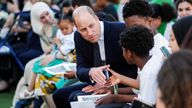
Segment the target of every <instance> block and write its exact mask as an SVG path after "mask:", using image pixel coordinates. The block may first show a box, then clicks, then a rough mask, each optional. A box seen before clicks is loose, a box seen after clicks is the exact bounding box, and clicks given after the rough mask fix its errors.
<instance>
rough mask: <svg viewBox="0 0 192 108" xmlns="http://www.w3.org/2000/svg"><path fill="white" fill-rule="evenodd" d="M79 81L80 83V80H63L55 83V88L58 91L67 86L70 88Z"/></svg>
mask: <svg viewBox="0 0 192 108" xmlns="http://www.w3.org/2000/svg"><path fill="white" fill-rule="evenodd" d="M77 81H78V79H64V78H61V79H60V80H59V81H58V82H56V83H55V86H56V87H57V89H60V88H63V87H65V86H69V85H71V84H74V83H75V82H77Z"/></svg>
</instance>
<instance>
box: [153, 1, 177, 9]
mask: <svg viewBox="0 0 192 108" xmlns="http://www.w3.org/2000/svg"><path fill="white" fill-rule="evenodd" d="M150 3H151V4H159V5H162V4H163V3H168V4H170V5H171V6H173V7H174V3H173V0H151V1H150Z"/></svg>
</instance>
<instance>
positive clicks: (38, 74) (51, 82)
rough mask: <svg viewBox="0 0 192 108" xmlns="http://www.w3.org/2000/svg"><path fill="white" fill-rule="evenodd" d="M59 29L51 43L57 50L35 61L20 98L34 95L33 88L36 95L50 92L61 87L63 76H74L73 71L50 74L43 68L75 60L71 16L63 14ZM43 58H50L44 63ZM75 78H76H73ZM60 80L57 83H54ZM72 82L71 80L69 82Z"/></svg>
mask: <svg viewBox="0 0 192 108" xmlns="http://www.w3.org/2000/svg"><path fill="white" fill-rule="evenodd" d="M58 26H59V30H58V31H57V34H56V37H55V39H53V43H54V44H55V46H56V47H55V48H56V50H57V51H54V52H55V53H54V54H50V55H46V56H50V57H48V58H46V57H44V58H43V59H42V60H39V61H36V63H35V64H34V66H33V72H34V73H33V76H32V80H31V83H30V84H29V86H28V88H27V89H26V90H25V92H24V93H22V94H20V95H19V98H20V99H28V98H32V97H33V96H34V89H35V95H36V96H42V95H46V94H49V93H52V92H53V91H54V90H55V89H56V88H60V87H63V85H64V83H65V82H67V80H66V79H64V76H65V77H67V78H75V72H74V71H70V72H67V73H66V75H64V76H63V74H58V75H51V74H49V73H47V72H46V71H44V70H43V68H45V67H50V66H54V65H57V64H60V63H62V62H63V61H65V62H75V61H76V56H75V44H74V31H75V29H74V24H73V19H72V17H71V16H68V15H65V16H64V17H63V18H62V19H61V20H60V21H59V23H58ZM53 50H54V49H53ZM44 59H50V60H48V62H47V63H44ZM75 80H76V79H75ZM57 82H60V83H59V85H58V84H57V85H56V83H57ZM71 83H72V82H71Z"/></svg>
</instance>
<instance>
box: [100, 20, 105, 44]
mask: <svg viewBox="0 0 192 108" xmlns="http://www.w3.org/2000/svg"><path fill="white" fill-rule="evenodd" d="M99 24H100V28H101V33H100V37H99V40H104V24H103V21H99Z"/></svg>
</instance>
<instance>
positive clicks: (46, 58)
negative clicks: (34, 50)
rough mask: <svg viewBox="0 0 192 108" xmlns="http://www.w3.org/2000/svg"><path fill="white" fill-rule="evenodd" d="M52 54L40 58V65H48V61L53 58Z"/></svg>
mask: <svg viewBox="0 0 192 108" xmlns="http://www.w3.org/2000/svg"><path fill="white" fill-rule="evenodd" d="M54 59H55V58H54V55H51V54H49V55H46V56H45V57H44V58H43V59H42V60H41V66H46V65H48V64H49V63H50V62H52V61H53V60H54Z"/></svg>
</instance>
